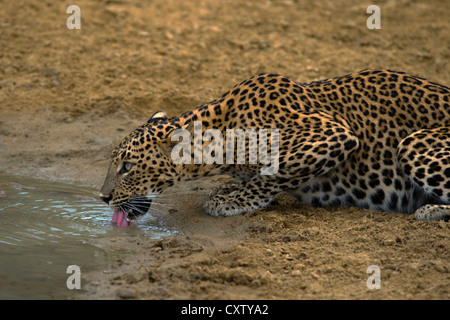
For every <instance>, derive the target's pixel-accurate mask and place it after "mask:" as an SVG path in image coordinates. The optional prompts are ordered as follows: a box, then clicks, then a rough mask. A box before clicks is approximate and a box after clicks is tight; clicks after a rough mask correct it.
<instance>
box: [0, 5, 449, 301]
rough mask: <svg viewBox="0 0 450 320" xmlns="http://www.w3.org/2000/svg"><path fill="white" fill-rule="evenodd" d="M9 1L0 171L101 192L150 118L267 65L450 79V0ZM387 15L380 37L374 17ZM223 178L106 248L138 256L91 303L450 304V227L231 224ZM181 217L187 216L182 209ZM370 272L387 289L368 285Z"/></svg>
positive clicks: (261, 218) (292, 220)
mask: <svg viewBox="0 0 450 320" xmlns="http://www.w3.org/2000/svg"><path fill="white" fill-rule="evenodd" d="M76 4H77V5H78V6H79V7H80V8H81V29H80V30H69V29H67V27H66V19H67V18H68V17H69V14H66V8H67V6H68V4H66V3H64V2H55V1H49V0H48V1H37V0H26V1H25V0H21V1H0V8H1V9H0V148H1V156H0V168H1V170H4V171H6V172H8V173H15V174H21V175H29V176H33V177H40V178H45V179H50V180H55V181H66V182H71V183H75V184H80V185H90V186H96V187H100V186H101V183H102V180H103V178H104V175H105V173H106V170H107V164H108V160H107V159H108V156H109V153H110V151H111V150H112V148H113V147H114V145H115V144H116V143H118V142H119V141H120V140H121V138H122V137H123V136H125V135H126V134H128V133H129V132H130V131H131V130H133V129H134V128H135V127H137V126H138V125H140V124H141V123H143V122H145V121H146V119H147V118H148V117H149V116H150V115H151V114H152V113H153V112H154V111H156V110H160V109H164V110H166V111H167V112H168V113H169V115H170V116H173V115H177V114H180V113H181V112H183V111H187V110H190V109H192V108H194V107H196V106H198V105H200V104H202V103H205V102H207V101H210V100H212V99H214V98H216V97H218V96H220V95H221V94H222V93H223V92H225V91H227V90H228V89H229V88H231V87H232V86H233V85H234V84H235V83H237V82H240V81H241V80H243V79H245V78H247V77H250V76H251V75H253V74H256V73H259V72H275V73H279V74H283V75H285V76H287V77H289V78H291V79H296V80H298V81H301V82H306V81H311V80H317V79H321V78H326V77H333V76H338V75H343V74H346V73H349V72H353V71H358V70H361V69H365V68H390V69H393V70H401V71H407V72H409V73H411V74H414V75H419V76H422V77H425V78H428V79H430V80H432V81H435V82H439V83H443V84H447V85H449V84H450V79H449V75H450V72H449V71H450V66H449V55H450V53H449V52H450V51H449V49H450V48H449V31H450V23H449V20H448V17H449V16H450V3H449V2H448V1H447V0H433V1H408V0H398V1H395V0H392V1H372V2H365V1H331V0H328V1H295V0H292V1H290V0H287V1H248V0H236V1H225V0H224V1H214V0H199V1H175V0H163V1H162V0H161V1H160V0H155V1H137V0H136V1H120V0H119V1H115V0H114V1H112V0H101V1H100V0H99V1H87V0H78V1H76ZM371 4H377V5H378V6H379V7H380V8H381V30H368V29H367V28H366V20H367V18H368V17H369V15H368V14H366V9H367V7H368V6H369V5H371ZM225 180H226V178H224V177H217V178H213V179H210V180H205V181H201V182H199V183H195V184H185V185H181V186H180V187H179V189H178V192H173V193H172V195H173V206H174V208H175V210H170V213H169V212H166V213H164V212H162V213H161V212H160V213H158V214H160V218H161V219H163V220H164V221H165V223H166V224H167V225H168V226H172V227H175V228H177V229H178V230H180V231H181V233H180V234H179V235H178V236H174V237H170V238H167V239H162V240H149V239H146V238H133V239H131V240H130V238H121V237H120V236H118V237H117V238H114V239H108V241H107V242H106V243H101V242H102V241H101V240H98V242H97V243H95V244H96V245H103V246H108V247H111V248H122V249H127V250H130V251H131V252H133V254H130V255H128V256H127V257H125V258H124V259H122V260H120V261H117V262H116V263H115V264H114V265H112V266H111V267H110V268H109V269H107V270H100V271H99V272H94V273H91V274H88V275H85V278H84V286H85V289H86V290H87V293H86V295H85V296H84V297H85V298H88V299H101V298H112V299H127V298H128V299H129V298H132V299H328V298H333V299H335V298H336V299H353V298H354V299H391V298H396V299H448V298H450V253H449V249H450V232H449V231H450V225H449V223H446V222H434V223H423V222H416V221H414V220H413V218H412V217H411V216H409V215H404V214H386V213H382V212H375V211H369V210H360V209H357V208H324V209H321V208H313V207H307V206H302V205H301V204H299V203H297V202H296V201H295V200H294V199H291V198H289V197H287V196H282V197H280V198H279V199H277V200H276V202H275V203H274V204H272V205H271V206H269V207H268V208H266V209H264V210H258V211H256V212H253V213H250V214H246V215H244V216H238V217H230V218H223V217H218V218H213V217H209V216H207V215H206V214H204V213H203V211H202V209H201V203H202V201H203V200H204V199H205V197H206V196H207V193H208V190H209V189H210V188H211V186H212V185H215V184H218V183H223V182H224V181H225ZM177 208H178V209H177ZM370 265H377V266H379V268H380V272H381V289H379V290H369V289H368V288H367V286H366V280H367V278H368V277H369V274H367V273H366V270H367V268H368V267H369V266H370Z"/></svg>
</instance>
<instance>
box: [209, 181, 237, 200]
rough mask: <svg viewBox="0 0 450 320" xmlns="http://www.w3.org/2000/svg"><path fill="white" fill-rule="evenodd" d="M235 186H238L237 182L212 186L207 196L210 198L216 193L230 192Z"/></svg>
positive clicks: (225, 193)
mask: <svg viewBox="0 0 450 320" xmlns="http://www.w3.org/2000/svg"><path fill="white" fill-rule="evenodd" d="M237 188H239V184H237V183H230V184H224V185H221V186H219V187H215V188H212V189H211V192H210V193H209V198H210V199H212V198H214V197H215V196H218V195H227V194H230V193H231V192H233V191H234V190H236V189H237Z"/></svg>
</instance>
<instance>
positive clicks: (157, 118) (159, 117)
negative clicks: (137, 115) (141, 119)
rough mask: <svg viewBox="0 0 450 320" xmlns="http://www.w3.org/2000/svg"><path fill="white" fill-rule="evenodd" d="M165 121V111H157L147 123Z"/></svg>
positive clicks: (166, 117)
mask: <svg viewBox="0 0 450 320" xmlns="http://www.w3.org/2000/svg"><path fill="white" fill-rule="evenodd" d="M167 119H168V116H167V113H166V112H165V111H162V110H159V111H156V112H155V113H154V114H153V115H152V116H151V117H150V119H148V121H147V123H152V122H155V121H160V120H167Z"/></svg>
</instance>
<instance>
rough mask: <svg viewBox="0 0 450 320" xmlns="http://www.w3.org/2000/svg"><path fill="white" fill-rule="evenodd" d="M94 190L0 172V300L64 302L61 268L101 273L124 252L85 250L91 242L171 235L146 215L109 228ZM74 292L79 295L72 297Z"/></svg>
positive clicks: (70, 293)
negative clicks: (93, 240) (133, 223)
mask: <svg viewBox="0 0 450 320" xmlns="http://www.w3.org/2000/svg"><path fill="white" fill-rule="evenodd" d="M96 194H97V190H95V189H91V188H81V187H77V186H73V185H68V184H63V183H55V182H49V181H43V180H36V179H31V178H26V177H18V176H12V175H7V174H3V173H1V172H0V299H67V298H73V297H76V294H77V290H69V289H68V288H67V286H66V280H67V278H68V277H69V276H70V275H71V274H67V273H66V271H67V267H68V266H70V265H77V266H79V267H80V269H81V273H83V272H84V271H89V270H101V268H105V267H107V266H108V264H109V263H111V262H113V261H115V260H116V259H118V257H120V256H121V255H123V254H124V252H115V251H110V250H106V249H103V248H98V247H95V246H92V245H90V244H88V240H89V239H90V238H93V237H111V236H115V237H117V236H118V235H120V236H124V237H127V236H135V235H146V236H148V237H152V238H160V237H164V236H167V235H170V234H172V233H173V232H172V231H170V230H167V229H166V228H164V227H162V226H161V225H160V223H159V222H158V221H156V219H154V218H152V217H151V216H149V215H146V217H145V218H144V219H140V220H139V221H137V223H135V226H133V227H129V228H118V227H117V226H114V225H112V224H111V222H110V220H111V216H112V211H111V209H110V208H109V207H108V206H107V205H106V204H104V203H102V202H101V201H100V200H98V199H97V198H96ZM78 292H79V291H78Z"/></svg>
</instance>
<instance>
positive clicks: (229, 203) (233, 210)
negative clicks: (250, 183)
mask: <svg viewBox="0 0 450 320" xmlns="http://www.w3.org/2000/svg"><path fill="white" fill-rule="evenodd" d="M203 208H204V209H205V211H206V213H208V214H210V215H212V216H215V217H217V216H234V215H237V214H243V213H245V212H246V211H247V210H245V208H242V207H241V206H240V205H239V203H237V202H236V201H233V200H230V199H228V197H227V196H221V195H218V196H215V197H214V198H212V199H210V200H208V201H206V202H205V204H204V205H203Z"/></svg>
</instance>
